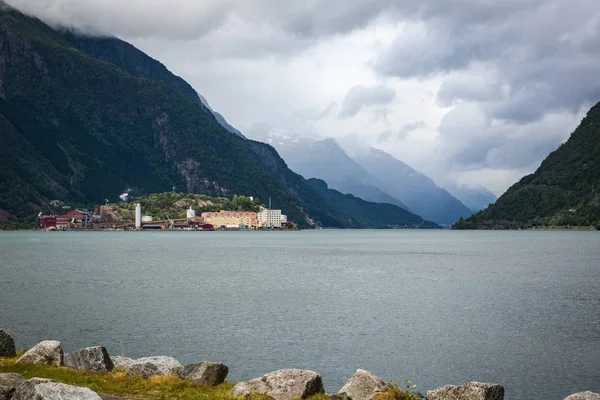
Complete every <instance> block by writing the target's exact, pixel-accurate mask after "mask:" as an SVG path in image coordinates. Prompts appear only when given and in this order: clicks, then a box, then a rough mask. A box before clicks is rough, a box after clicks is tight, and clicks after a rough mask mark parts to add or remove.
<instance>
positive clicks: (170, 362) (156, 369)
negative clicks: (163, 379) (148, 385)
mask: <svg viewBox="0 0 600 400" xmlns="http://www.w3.org/2000/svg"><path fill="white" fill-rule="evenodd" d="M181 370H182V366H181V363H180V362H179V361H177V360H176V359H174V358H173V357H167V356H154V357H143V358H138V359H137V360H134V362H133V364H131V365H130V366H129V369H128V370H127V375H139V376H141V377H142V378H144V379H147V378H150V377H151V376H160V375H180V374H181Z"/></svg>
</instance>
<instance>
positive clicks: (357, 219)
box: [308, 178, 438, 229]
mask: <svg viewBox="0 0 600 400" xmlns="http://www.w3.org/2000/svg"><path fill="white" fill-rule="evenodd" d="M308 184H309V185H311V187H312V188H313V190H315V191H316V192H317V193H319V194H320V195H321V197H323V198H324V199H325V200H326V201H327V203H328V204H329V205H330V206H331V207H332V208H334V209H336V210H338V211H339V212H340V214H341V215H342V216H343V217H344V218H345V219H346V222H347V224H348V225H349V226H350V227H351V228H377V229H381V228H438V225H437V224H435V223H434V222H430V221H425V220H423V218H421V217H419V216H418V215H415V214H411V213H410V212H408V211H406V210H404V209H403V208H400V207H398V206H395V205H393V204H387V203H372V202H369V201H365V200H363V199H360V198H358V197H355V196H353V195H351V194H342V193H340V192H338V191H336V190H332V189H329V188H328V187H327V183H325V182H324V181H322V180H320V179H315V178H313V179H309V180H308Z"/></svg>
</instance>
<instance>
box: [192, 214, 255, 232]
mask: <svg viewBox="0 0 600 400" xmlns="http://www.w3.org/2000/svg"><path fill="white" fill-rule="evenodd" d="M201 218H202V221H204V222H205V223H207V224H211V225H214V226H217V227H226V228H232V229H235V228H241V229H250V228H256V227H257V226H258V218H257V215H256V213H255V212H249V211H219V212H203V213H202V214H201Z"/></svg>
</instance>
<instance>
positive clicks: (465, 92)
mask: <svg viewBox="0 0 600 400" xmlns="http://www.w3.org/2000/svg"><path fill="white" fill-rule="evenodd" d="M501 98H502V86H501V85H500V83H499V82H498V81H497V80H496V79H494V78H493V77H491V76H489V75H486V74H483V75H480V76H478V75H477V74H475V73H473V72H463V73H459V74H455V75H453V76H449V77H448V78H447V79H445V80H444V81H443V82H442V85H441V86H440V89H439V91H438V94H437V98H436V100H437V103H438V104H439V105H441V106H442V107H450V106H452V105H454V104H456V103H457V102H458V101H461V100H466V101H473V102H481V101H492V100H500V99H501Z"/></svg>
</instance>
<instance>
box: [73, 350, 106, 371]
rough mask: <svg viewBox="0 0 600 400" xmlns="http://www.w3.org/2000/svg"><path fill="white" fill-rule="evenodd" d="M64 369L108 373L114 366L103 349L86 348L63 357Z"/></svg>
mask: <svg viewBox="0 0 600 400" xmlns="http://www.w3.org/2000/svg"><path fill="white" fill-rule="evenodd" d="M63 361H64V365H65V367H69V368H73V369H84V370H88V371H93V372H110V371H112V370H113V368H114V364H113V362H112V360H111V359H110V356H109V355H108V351H106V348H105V347H102V346H96V347H86V348H85V349H80V350H77V351H74V352H72V353H68V354H65V356H64V360H63Z"/></svg>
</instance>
